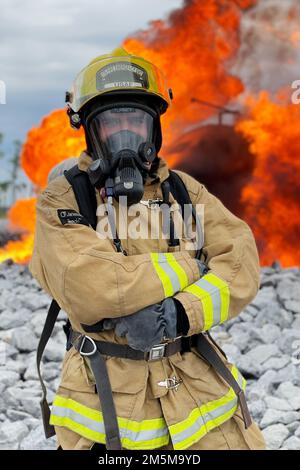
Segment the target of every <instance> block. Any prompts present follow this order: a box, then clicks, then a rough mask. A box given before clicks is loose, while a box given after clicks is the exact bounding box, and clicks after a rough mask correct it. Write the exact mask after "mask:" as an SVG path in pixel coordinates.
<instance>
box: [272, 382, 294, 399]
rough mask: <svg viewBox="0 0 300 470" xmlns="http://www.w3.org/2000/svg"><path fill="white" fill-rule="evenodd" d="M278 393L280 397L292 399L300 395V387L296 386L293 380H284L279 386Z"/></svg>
mask: <svg viewBox="0 0 300 470" xmlns="http://www.w3.org/2000/svg"><path fill="white" fill-rule="evenodd" d="M277 394H278V396H279V397H282V398H285V399H287V400H291V399H293V398H295V397H300V387H296V386H295V385H293V384H292V382H284V383H282V384H280V386H279V387H278V389H277Z"/></svg>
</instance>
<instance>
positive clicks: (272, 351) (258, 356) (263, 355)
mask: <svg viewBox="0 0 300 470" xmlns="http://www.w3.org/2000/svg"><path fill="white" fill-rule="evenodd" d="M279 354H280V351H279V348H278V346H277V345H276V344H262V345H260V346H257V347H255V348H253V349H251V350H250V351H249V352H248V353H247V354H246V356H247V357H249V358H250V359H251V361H252V362H253V363H255V364H259V365H261V364H263V363H264V362H265V361H266V360H267V359H269V358H270V357H274V356H275V357H276V356H278V355H279Z"/></svg>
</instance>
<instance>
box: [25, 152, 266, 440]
mask: <svg viewBox="0 0 300 470" xmlns="http://www.w3.org/2000/svg"><path fill="white" fill-rule="evenodd" d="M91 161H92V160H91V157H90V156H89V155H88V154H87V153H85V152H83V153H82V154H81V155H80V157H79V167H80V169H82V170H84V171H86V169H87V168H88V166H89V164H90V163H91ZM178 173H179V175H180V176H181V178H182V179H183V181H184V183H185V185H186V187H187V189H188V191H189V194H190V197H191V200H192V203H193V204H204V218H203V221H204V226H203V228H204V253H205V254H206V256H207V262H208V266H209V269H210V271H209V273H208V274H207V275H205V276H204V277H203V278H202V279H201V280H200V279H199V278H200V276H199V270H198V267H197V263H196V261H195V260H194V259H193V258H194V255H195V251H189V250H187V242H186V240H185V239H184V238H183V239H181V240H180V246H179V247H177V248H176V249H175V250H174V249H171V248H170V247H169V246H168V243H167V239H165V238H163V237H162V236H161V232H159V234H160V235H159V236H158V237H157V238H154V239H138V238H134V237H131V236H130V235H129V236H128V237H127V238H125V239H122V245H123V247H124V248H125V250H126V251H127V253H128V256H124V255H123V254H122V253H118V252H116V250H115V248H114V246H113V243H112V241H111V240H110V239H101V238H100V237H99V236H98V235H97V233H96V232H95V231H94V230H93V229H92V227H91V226H87V225H84V224H82V223H65V224H63V223H62V222H61V220H60V218H59V216H58V210H59V209H67V210H71V211H75V212H79V209H78V205H77V203H76V199H75V196H74V193H73V190H72V187H71V186H70V184H69V182H68V181H67V179H66V178H65V177H64V176H63V175H62V176H58V177H57V178H55V179H54V180H53V181H51V182H50V183H49V184H48V186H47V188H46V189H45V190H44V191H43V192H42V193H41V194H40V195H39V197H38V201H37V222H36V231H35V243H34V251H33V255H32V259H31V261H30V265H29V267H30V271H31V273H32V274H33V276H34V277H35V278H36V279H37V280H38V282H39V283H40V285H41V286H42V288H43V289H44V290H45V291H46V292H47V293H49V294H50V295H51V296H52V297H53V298H55V299H56V301H57V302H58V303H59V305H60V307H61V308H62V309H63V310H64V311H65V312H66V313H67V315H68V317H69V319H70V321H71V324H72V327H73V329H74V330H76V331H79V332H82V333H84V330H83V329H82V327H81V324H82V323H83V324H88V325H92V324H94V323H96V322H98V321H99V320H101V319H103V318H113V317H119V316H124V315H130V314H132V313H134V312H137V311H138V310H140V309H142V308H144V307H146V306H148V305H151V304H154V303H156V302H160V301H162V300H163V299H164V298H166V297H168V296H174V297H175V298H176V299H178V300H179V301H180V302H181V303H182V305H183V307H184V308H185V311H186V313H187V316H188V318H189V323H190V330H189V332H188V336H190V335H193V334H196V333H199V332H201V331H203V330H207V329H210V328H211V327H213V326H214V325H217V324H219V323H223V322H224V321H226V320H228V319H231V318H233V317H235V316H237V315H238V314H239V313H240V312H241V311H242V310H243V309H244V307H245V306H246V305H247V304H248V303H249V302H251V301H252V299H253V298H254V297H255V295H256V293H257V291H258V289H259V282H260V281H259V279H260V267H259V258H258V254H257V248H256V244H255V241H254V238H253V234H252V232H251V230H250V228H249V226H248V225H247V224H246V223H245V222H244V221H242V220H241V219H239V218H238V217H236V216H234V215H233V214H232V213H231V212H230V211H229V210H228V209H226V208H225V207H224V205H223V204H222V203H221V201H220V200H219V199H218V198H217V197H215V196H213V195H212V194H211V193H209V192H208V191H207V189H206V188H205V186H204V185H202V184H201V183H199V182H197V181H196V180H195V179H194V178H192V177H191V176H189V175H188V174H186V173H183V172H179V171H178ZM167 177H168V166H167V163H166V161H165V160H163V159H162V158H160V163H159V167H158V170H157V173H156V175H154V176H153V177H148V179H147V181H146V184H145V193H144V196H143V200H144V201H145V200H149V199H156V198H161V196H162V194H161V187H160V185H161V182H162V181H164V180H165V179H166V178H167ZM96 196H97V204H98V206H101V205H103V203H104V201H103V200H102V198H101V196H100V194H99V191H96ZM171 201H173V204H172V209H173V210H174V213H175V212H176V211H179V206H178V204H176V201H174V199H173V198H172V199H171ZM141 204H142V203H141ZM114 207H115V209H116V220H117V229H118V231H119V230H121V227H120V226H119V225H118V223H119V222H118V217H119V209H120V208H119V206H118V203H117V202H116V201H114ZM145 207H146V211H147V215H148V216H149V215H150V213H149V211H153V210H155V209H151V208H148V207H147V206H143V209H144V208H145ZM97 214H98V212H97ZM143 214H145V212H143ZM151 215H152V214H151ZM98 220H100V219H99V218H98ZM120 220H122V218H121V219H120ZM128 220H129V221H130V220H131V219H130V216H128ZM128 220H127V222H128ZM151 220H152V223H153V219H151V217H147V218H145V220H144V219H143V217H142V218H141V224H146V225H148V224H149V223H150V222H149V221H151ZM155 220H156V223H157V224H158V225H159V224H160V223H161V219H160V218H156V219H155ZM171 250H172V251H171ZM158 253H160V254H161V255H160V256H158ZM90 336H91V337H93V338H94V339H101V340H105V341H111V342H116V343H122V344H125V343H126V339H125V338H120V337H118V336H116V335H115V334H114V331H113V330H110V331H104V332H101V333H99V334H90ZM221 357H222V356H221ZM222 359H223V360H224V362H225V363H226V365H227V366H228V367H229V368H230V369H231V371H232V373H233V374H234V375H235V378H236V379H237V380H238V382H239V383H240V385H241V386H243V387H244V386H245V380H244V379H243V377H242V375H241V374H240V373H239V371H238V370H237V368H236V367H235V366H234V365H233V364H231V363H229V362H227V361H225V359H224V357H222ZM106 365H107V368H108V373H109V377H110V382H111V387H112V390H113V397H114V402H115V406H116V412H117V416H118V422H119V428H120V434H121V440H122V446H123V447H124V448H126V449H155V448H174V449H187V448H198V449H201V448H210V449H214V448H215V449H224V448H237V449H242V448H246V449H247V448H250V449H261V448H264V441H263V437H262V434H261V433H260V431H259V429H258V428H257V426H256V424H255V423H253V424H252V425H251V426H250V428H248V430H245V429H244V424H243V421H242V418H241V411H240V408H239V407H238V404H237V399H236V396H235V394H234V392H233V390H232V389H230V387H229V386H228V385H227V384H226V383H225V382H224V381H223V380H222V379H221V378H220V377H219V376H218V375H217V374H216V372H215V371H214V370H213V369H212V367H211V366H210V365H209V364H208V363H207V362H206V361H204V360H203V359H201V358H200V356H199V355H197V353H196V351H193V352H187V353H185V354H182V355H181V354H180V353H176V354H175V355H173V356H171V357H169V358H163V359H160V360H158V361H154V362H147V361H134V360H130V359H123V358H113V357H106ZM170 377H176V378H177V379H178V380H181V381H182V382H181V383H180V385H179V387H178V389H177V390H168V389H167V388H166V387H163V386H161V385H158V383H159V382H161V381H164V380H165V379H166V378H170ZM51 422H52V424H54V425H55V428H56V432H57V435H58V441H59V444H60V445H61V446H62V448H64V449H74V448H79V449H80V448H82V449H88V448H91V446H92V445H93V443H94V442H98V443H105V433H104V427H103V419H102V413H101V405H100V403H99V399H98V395H97V393H95V381H94V379H93V376H92V374H91V372H90V369H89V366H88V364H87V361H86V360H84V359H83V358H82V357H81V356H80V354H79V353H78V352H77V351H75V349H74V348H71V349H70V350H69V351H68V352H66V355H65V358H64V363H63V370H62V376H61V383H60V386H59V388H58V390H57V394H56V397H55V400H54V403H53V407H52V416H51ZM202 443H203V445H202Z"/></svg>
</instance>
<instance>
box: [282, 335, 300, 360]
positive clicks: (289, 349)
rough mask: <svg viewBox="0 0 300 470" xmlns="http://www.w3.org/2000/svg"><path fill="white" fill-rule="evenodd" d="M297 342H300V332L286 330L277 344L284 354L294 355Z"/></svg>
mask: <svg viewBox="0 0 300 470" xmlns="http://www.w3.org/2000/svg"><path fill="white" fill-rule="evenodd" d="M296 340H300V330H291V329H284V330H283V331H282V332H281V336H280V338H279V339H278V342H277V344H278V346H279V348H280V349H281V351H282V352H283V353H285V354H290V355H292V353H293V351H294V347H293V344H294V342H295V341H296Z"/></svg>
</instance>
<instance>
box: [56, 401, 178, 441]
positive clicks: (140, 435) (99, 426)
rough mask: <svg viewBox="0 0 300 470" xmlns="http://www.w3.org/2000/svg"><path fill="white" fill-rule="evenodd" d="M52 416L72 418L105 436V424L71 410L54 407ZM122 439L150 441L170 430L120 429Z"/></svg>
mask: <svg viewBox="0 0 300 470" xmlns="http://www.w3.org/2000/svg"><path fill="white" fill-rule="evenodd" d="M51 415H53V416H60V417H61V418H65V417H67V418H70V419H72V420H73V421H75V422H76V423H79V424H82V425H83V426H85V427H86V428H88V429H90V430H92V431H95V432H98V433H100V434H104V435H105V430H104V424H103V422H101V421H94V420H93V419H90V418H87V417H85V416H82V415H81V414H80V413H77V412H76V411H74V410H71V409H70V408H65V407H60V406H55V405H53V407H52V411H51ZM119 429H120V435H121V438H122V437H123V438H125V437H126V438H127V439H130V440H131V441H133V442H139V441H143V442H144V441H148V440H151V439H156V438H159V437H163V436H166V435H167V434H168V432H169V431H168V428H167V427H165V428H161V429H155V430H146V431H145V430H144V431H139V432H134V431H131V430H129V429H127V428H122V427H121V426H120V427H119Z"/></svg>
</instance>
